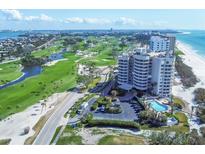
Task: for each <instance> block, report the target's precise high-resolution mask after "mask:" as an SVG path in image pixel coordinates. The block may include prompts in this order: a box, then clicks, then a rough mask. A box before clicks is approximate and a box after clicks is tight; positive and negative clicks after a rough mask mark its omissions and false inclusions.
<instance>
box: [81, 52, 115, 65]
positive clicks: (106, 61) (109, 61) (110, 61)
mask: <svg viewBox="0 0 205 154" xmlns="http://www.w3.org/2000/svg"><path fill="white" fill-rule="evenodd" d="M110 53H111V51H110V50H109V51H103V52H101V53H100V54H98V55H97V56H95V57H92V58H86V59H82V60H80V63H82V64H84V63H85V64H86V63H94V64H95V65H96V66H109V65H115V64H116V63H117V61H116V60H115V59H114V58H113V57H112V56H111V55H110Z"/></svg>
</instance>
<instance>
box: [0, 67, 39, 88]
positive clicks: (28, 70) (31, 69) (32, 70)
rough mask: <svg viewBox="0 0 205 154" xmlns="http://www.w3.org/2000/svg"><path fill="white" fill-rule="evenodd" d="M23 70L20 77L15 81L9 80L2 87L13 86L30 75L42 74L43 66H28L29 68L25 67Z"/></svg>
mask: <svg viewBox="0 0 205 154" xmlns="http://www.w3.org/2000/svg"><path fill="white" fill-rule="evenodd" d="M22 72H23V73H24V74H23V75H22V76H21V77H20V78H18V79H16V80H14V81H11V82H8V83H7V84H4V85H1V86H0V89H4V88H6V87H9V86H12V85H14V84H17V83H19V82H21V81H23V80H25V79H26V78H29V77H32V76H35V75H38V74H40V73H41V72H42V67H41V66H32V67H27V68H24V69H23V70H22Z"/></svg>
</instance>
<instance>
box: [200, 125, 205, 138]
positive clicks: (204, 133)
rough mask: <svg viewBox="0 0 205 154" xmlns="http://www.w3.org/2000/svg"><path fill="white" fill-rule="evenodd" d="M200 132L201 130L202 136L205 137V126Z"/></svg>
mask: <svg viewBox="0 0 205 154" xmlns="http://www.w3.org/2000/svg"><path fill="white" fill-rule="evenodd" d="M200 132H201V134H202V136H203V137H205V127H201V128H200Z"/></svg>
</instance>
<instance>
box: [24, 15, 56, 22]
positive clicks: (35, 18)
mask: <svg viewBox="0 0 205 154" xmlns="http://www.w3.org/2000/svg"><path fill="white" fill-rule="evenodd" d="M24 20H26V21H54V19H53V18H52V17H49V16H47V15H45V14H41V15H40V16H25V17H24Z"/></svg>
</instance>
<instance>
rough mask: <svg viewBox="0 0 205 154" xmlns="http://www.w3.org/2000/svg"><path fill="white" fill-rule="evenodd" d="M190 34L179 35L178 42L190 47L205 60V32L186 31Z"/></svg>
mask: <svg viewBox="0 0 205 154" xmlns="http://www.w3.org/2000/svg"><path fill="white" fill-rule="evenodd" d="M186 32H190V34H177V35H176V37H177V40H179V41H181V42H182V43H185V44H187V45H189V46H190V47H191V48H192V49H193V50H194V51H195V52H196V53H197V54H199V55H200V56H202V57H204V58H205V31H203V30H200V31H199V30H198V31H197V30H195V31H194V30H192V31H186Z"/></svg>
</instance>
